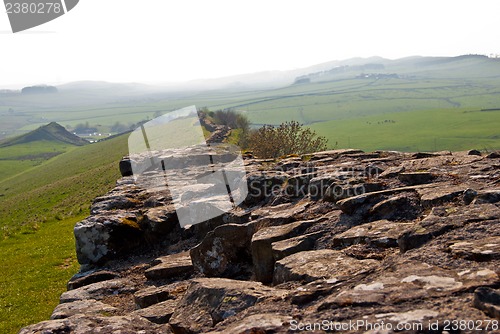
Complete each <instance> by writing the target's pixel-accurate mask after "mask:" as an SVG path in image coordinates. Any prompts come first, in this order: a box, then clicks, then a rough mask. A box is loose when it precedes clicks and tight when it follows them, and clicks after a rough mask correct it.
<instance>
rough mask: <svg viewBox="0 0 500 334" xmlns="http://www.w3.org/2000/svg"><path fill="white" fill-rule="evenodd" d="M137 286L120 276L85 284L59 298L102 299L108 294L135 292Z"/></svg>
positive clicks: (67, 299) (77, 299) (78, 299)
mask: <svg viewBox="0 0 500 334" xmlns="http://www.w3.org/2000/svg"><path fill="white" fill-rule="evenodd" d="M135 290H136V288H135V286H134V285H133V284H132V283H131V282H130V281H128V280H126V279H122V278H118V279H113V280H108V281H104V282H98V283H93V284H89V285H85V286H83V287H81V288H78V289H74V290H70V291H67V292H65V293H63V294H62V295H61V297H60V298H59V300H60V302H61V303H70V302H74V301H81V300H86V299H95V300H101V299H103V298H104V297H106V296H110V295H117V294H125V293H133V292H135Z"/></svg>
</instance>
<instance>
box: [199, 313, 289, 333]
mask: <svg viewBox="0 0 500 334" xmlns="http://www.w3.org/2000/svg"><path fill="white" fill-rule="evenodd" d="M292 319H293V318H292V317H291V316H290V315H282V314H274V313H264V314H254V315H251V316H248V317H246V318H244V319H243V320H241V321H238V322H236V323H235V324H233V325H230V326H228V327H227V328H226V329H224V330H222V331H214V332H209V333H208V334H226V333H234V334H243V333H245V334H246V333H275V332H276V331H277V330H279V329H282V330H286V329H288V328H289V327H290V322H291V321H292Z"/></svg>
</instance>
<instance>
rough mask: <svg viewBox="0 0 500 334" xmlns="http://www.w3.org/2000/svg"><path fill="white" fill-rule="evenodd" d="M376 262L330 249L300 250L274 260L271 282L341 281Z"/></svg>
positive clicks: (366, 270) (373, 265) (374, 265)
mask: <svg viewBox="0 0 500 334" xmlns="http://www.w3.org/2000/svg"><path fill="white" fill-rule="evenodd" d="M378 263H379V262H378V261H375V260H358V259H355V258H352V257H350V256H347V255H345V254H344V253H342V252H341V251H336V250H331V249H322V250H317V251H308V252H300V253H296V254H293V255H290V256H288V257H285V258H284V259H282V260H279V261H277V262H276V264H275V268H274V277H273V283H274V284H281V283H284V282H288V281H306V282H311V281H315V280H318V279H326V280H329V281H343V280H346V279H348V278H351V277H352V276H355V275H358V274H361V273H366V272H368V271H369V270H370V269H373V268H375V267H376V266H377V265H378Z"/></svg>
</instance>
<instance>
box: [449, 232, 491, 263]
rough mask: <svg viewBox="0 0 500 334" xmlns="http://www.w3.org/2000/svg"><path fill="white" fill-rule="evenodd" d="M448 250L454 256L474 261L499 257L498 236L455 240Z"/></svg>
mask: <svg viewBox="0 0 500 334" xmlns="http://www.w3.org/2000/svg"><path fill="white" fill-rule="evenodd" d="M448 248H449V250H450V251H451V253H452V254H453V255H454V256H457V257H462V258H464V259H468V260H474V261H489V260H493V259H500V236H498V237H491V238H485V239H481V240H472V241H457V242H455V243H453V244H451V245H450V246H448Z"/></svg>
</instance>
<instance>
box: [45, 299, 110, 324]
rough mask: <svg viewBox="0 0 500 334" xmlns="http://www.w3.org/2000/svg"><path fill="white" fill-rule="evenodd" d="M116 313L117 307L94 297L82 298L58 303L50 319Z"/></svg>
mask: <svg viewBox="0 0 500 334" xmlns="http://www.w3.org/2000/svg"><path fill="white" fill-rule="evenodd" d="M116 313H118V309H117V308H115V307H113V306H110V305H107V304H104V303H102V302H100V301H97V300H95V299H82V300H76V301H74V302H69V303H63V304H59V305H58V306H57V307H56V308H55V310H54V312H52V315H51V316H50V319H52V320H54V319H65V318H69V317H72V316H74V315H79V314H85V315H86V316H108V315H111V314H116Z"/></svg>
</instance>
